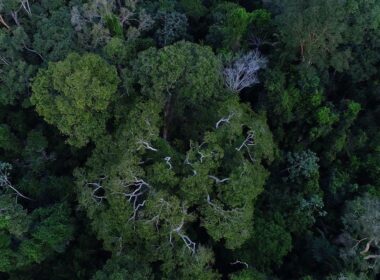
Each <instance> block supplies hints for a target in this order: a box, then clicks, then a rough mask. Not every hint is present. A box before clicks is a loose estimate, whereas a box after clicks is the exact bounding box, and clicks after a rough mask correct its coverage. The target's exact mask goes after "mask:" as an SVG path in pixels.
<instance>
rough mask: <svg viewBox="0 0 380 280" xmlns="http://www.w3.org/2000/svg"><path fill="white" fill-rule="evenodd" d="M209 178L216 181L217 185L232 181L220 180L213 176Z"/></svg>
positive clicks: (227, 179)
mask: <svg viewBox="0 0 380 280" xmlns="http://www.w3.org/2000/svg"><path fill="white" fill-rule="evenodd" d="M208 177H209V178H210V179H213V180H215V183H217V184H222V183H224V182H227V181H229V180H230V178H224V179H219V178H218V177H216V176H213V175H209V176H208Z"/></svg>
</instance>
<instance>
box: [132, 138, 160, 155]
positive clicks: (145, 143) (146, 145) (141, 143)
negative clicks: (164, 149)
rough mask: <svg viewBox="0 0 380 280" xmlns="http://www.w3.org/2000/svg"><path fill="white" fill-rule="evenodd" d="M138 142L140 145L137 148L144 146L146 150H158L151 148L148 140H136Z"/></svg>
mask: <svg viewBox="0 0 380 280" xmlns="http://www.w3.org/2000/svg"><path fill="white" fill-rule="evenodd" d="M137 143H138V144H140V147H138V148H137V150H140V149H141V148H145V149H147V150H151V151H154V152H157V151H158V150H157V149H155V148H153V147H152V146H151V145H150V144H149V143H148V142H146V141H143V140H140V141H138V142H137Z"/></svg>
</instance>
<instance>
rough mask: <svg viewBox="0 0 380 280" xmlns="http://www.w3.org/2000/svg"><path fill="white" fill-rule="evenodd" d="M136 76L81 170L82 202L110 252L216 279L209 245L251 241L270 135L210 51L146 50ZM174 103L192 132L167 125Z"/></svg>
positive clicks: (174, 272) (173, 272) (167, 273)
mask: <svg viewBox="0 0 380 280" xmlns="http://www.w3.org/2000/svg"><path fill="white" fill-rule="evenodd" d="M134 69H135V70H134V72H135V74H136V75H135V76H134V77H132V82H131V85H130V87H131V88H132V89H134V91H132V92H131V93H130V96H129V99H130V100H131V101H132V102H133V103H132V104H128V105H127V108H128V110H124V115H122V116H120V118H121V120H120V122H119V123H120V125H119V127H118V129H117V130H116V132H115V134H113V135H107V136H104V137H103V138H102V139H101V141H98V142H96V148H95V150H94V151H93V154H92V156H91V157H90V158H89V160H88V161H87V164H86V166H85V168H84V169H78V170H77V171H76V177H77V183H78V188H79V190H80V193H79V201H80V204H81V205H82V207H84V209H86V211H87V214H88V216H89V218H90V219H91V220H92V223H93V228H94V230H95V232H96V233H97V235H98V237H99V238H100V239H102V240H103V241H104V246H105V248H107V250H110V251H111V252H112V253H113V255H120V254H125V253H126V252H131V251H135V252H136V253H137V252H138V254H139V255H141V256H142V257H143V259H144V261H145V262H148V263H155V262H157V261H159V262H160V268H159V269H160V271H161V272H162V273H163V277H164V278H168V279H172V278H173V277H179V278H181V279H193V278H196V279H217V278H218V276H217V273H216V272H215V271H214V270H213V269H212V265H211V264H212V262H213V260H214V259H213V254H212V250H211V249H210V248H208V246H207V247H206V248H205V246H206V245H207V244H208V242H222V240H224V241H223V242H224V247H225V248H229V249H237V248H239V247H240V246H242V244H243V243H244V241H245V240H247V239H248V238H249V237H250V235H251V229H250V227H249V225H250V224H251V223H252V220H253V219H254V217H253V206H254V203H255V201H256V199H257V197H258V195H259V194H260V193H261V192H262V190H263V185H264V182H265V180H266V178H267V176H268V173H267V171H266V170H265V168H264V167H263V165H262V162H264V161H268V162H270V161H271V160H272V158H273V146H274V144H273V139H272V137H271V134H270V131H269V128H268V126H267V125H266V122H265V118H264V117H263V116H260V115H257V114H255V113H253V112H252V111H251V110H250V109H249V108H248V106H246V105H244V104H240V103H239V100H238V98H237V96H234V95H231V94H229V93H228V92H223V88H222V87H221V85H220V79H221V77H220V69H221V64H220V61H219V60H218V59H217V58H216V57H215V55H214V54H213V53H212V51H211V50H210V49H209V48H206V47H200V46H196V45H194V44H191V43H185V42H180V43H177V44H175V45H172V46H168V47H165V48H163V49H161V50H156V49H149V50H147V51H145V52H142V53H141V54H140V56H139V57H138V58H137V60H136V61H135V63H134ZM206 73H207V75H206ZM136 85H139V86H138V87H137V86H136ZM170 98H173V100H170ZM169 100H170V101H169ZM168 103H169V105H168ZM205 103H208V104H210V106H209V108H208V110H207V112H205V111H204V108H202V107H201V104H205ZM168 106H170V112H173V113H171V114H173V115H174V116H176V117H177V116H178V117H180V116H181V114H180V113H181V112H187V111H188V110H189V109H191V110H192V111H193V113H192V114H189V115H186V114H184V115H182V117H181V119H182V120H183V123H185V122H186V123H188V124H187V127H189V128H190V127H191V128H193V129H192V131H189V132H188V131H186V130H184V131H181V132H179V133H178V131H179V130H178V128H179V127H180V126H181V123H178V119H175V118H173V119H172V120H170V121H168V119H167V118H168V115H167V113H166V112H167V111H168ZM197 114H198V115H197ZM202 114H204V115H203V116H202ZM193 116H194V117H193ZM202 118H203V122H204V123H203V124H202V125H201V126H199V127H198V126H197V125H195V123H196V122H198V120H199V119H202ZM126 120H128V121H126ZM174 120H176V121H175V122H174ZM167 131H169V133H168V132H167ZM174 131H175V132H176V133H175V134H174V133H173V132H174ZM99 217H100V219H99ZM201 229H202V230H205V231H206V232H207V234H208V236H209V238H208V239H209V241H208V242H205V243H204V242H202V238H201V236H200V234H199V232H200V230H201ZM149 248H153V249H149Z"/></svg>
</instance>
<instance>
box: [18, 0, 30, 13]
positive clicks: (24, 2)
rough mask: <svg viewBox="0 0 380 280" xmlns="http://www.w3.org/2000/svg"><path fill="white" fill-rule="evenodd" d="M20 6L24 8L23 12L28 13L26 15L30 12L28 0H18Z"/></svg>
mask: <svg viewBox="0 0 380 280" xmlns="http://www.w3.org/2000/svg"><path fill="white" fill-rule="evenodd" d="M20 1H21V6H22V7H23V8H24V10H25V12H27V13H28V15H31V14H32V10H31V9H30V5H29V0H20Z"/></svg>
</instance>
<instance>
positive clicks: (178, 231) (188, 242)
mask: <svg viewBox="0 0 380 280" xmlns="http://www.w3.org/2000/svg"><path fill="white" fill-rule="evenodd" d="M184 224H185V222H184V220H183V219H182V221H181V223H180V224H179V225H178V226H177V227H176V228H174V229H172V230H171V231H170V235H169V242H170V244H171V245H172V246H173V242H172V238H173V233H176V234H177V235H178V236H179V237H180V238H181V239H182V241H183V242H184V243H185V245H186V247H187V248H188V249H189V250H190V251H191V253H192V254H194V253H195V248H196V243H195V242H193V241H191V239H190V238H189V237H188V236H187V235H185V234H183V233H182V232H181V230H182V227H183V225H184Z"/></svg>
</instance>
